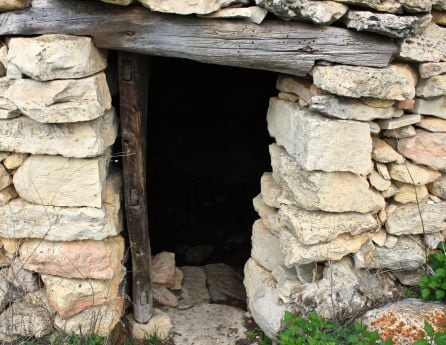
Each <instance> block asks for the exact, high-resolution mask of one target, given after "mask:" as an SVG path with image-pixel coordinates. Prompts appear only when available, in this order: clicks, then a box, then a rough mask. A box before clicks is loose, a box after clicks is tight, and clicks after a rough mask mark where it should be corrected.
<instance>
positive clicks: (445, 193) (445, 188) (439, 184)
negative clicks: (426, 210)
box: [429, 174, 446, 200]
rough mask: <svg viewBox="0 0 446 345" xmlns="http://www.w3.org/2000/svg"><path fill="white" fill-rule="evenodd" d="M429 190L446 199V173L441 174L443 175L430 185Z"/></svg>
mask: <svg viewBox="0 0 446 345" xmlns="http://www.w3.org/2000/svg"><path fill="white" fill-rule="evenodd" d="M429 192H431V193H432V194H433V195H435V196H438V197H439V198H442V199H443V200H446V174H443V175H441V177H440V178H439V179H437V180H435V181H434V182H433V183H432V184H431V185H429Z"/></svg>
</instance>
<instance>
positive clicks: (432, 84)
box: [416, 75, 446, 98]
mask: <svg viewBox="0 0 446 345" xmlns="http://www.w3.org/2000/svg"><path fill="white" fill-rule="evenodd" d="M416 94H417V96H418V97H423V98H432V97H437V96H445V95H446V75H436V76H433V77H430V78H429V79H422V80H421V81H420V82H419V83H418V85H417V90H416Z"/></svg>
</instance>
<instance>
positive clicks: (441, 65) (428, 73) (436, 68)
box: [419, 62, 446, 79]
mask: <svg viewBox="0 0 446 345" xmlns="http://www.w3.org/2000/svg"><path fill="white" fill-rule="evenodd" d="M419 72H420V77H421V78H423V79H426V78H430V77H433V76H436V75H440V74H444V73H446V62H426V63H422V64H420V67H419Z"/></svg>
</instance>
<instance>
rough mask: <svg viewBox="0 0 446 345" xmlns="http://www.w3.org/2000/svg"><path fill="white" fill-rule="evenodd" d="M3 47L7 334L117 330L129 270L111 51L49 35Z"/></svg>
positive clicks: (0, 236)
mask: <svg viewBox="0 0 446 345" xmlns="http://www.w3.org/2000/svg"><path fill="white" fill-rule="evenodd" d="M0 55H1V68H0V69H1V72H2V77H1V78H0V85H1V87H0V89H1V91H0V162H1V163H0V218H1V222H0V248H1V249H0V267H1V269H0V287H1V288H0V340H2V341H3V340H8V339H14V338H16V337H19V336H37V337H41V336H44V335H46V334H48V333H49V332H52V330H53V329H56V330H61V331H65V332H67V333H77V334H79V333H82V334H87V333H91V332H95V333H98V334H101V335H107V334H109V332H110V331H111V329H112V328H113V327H114V326H115V324H116V323H117V322H118V321H119V319H120V317H121V314H122V312H123V295H122V293H121V290H122V289H121V283H122V282H123V279H124V275H125V270H124V267H123V266H122V263H121V261H122V260H123V256H124V240H123V238H122V237H121V236H120V235H119V234H120V232H121V231H122V228H123V224H122V212H121V175H120V172H119V171H116V170H115V169H112V167H111V165H112V163H111V162H110V158H111V146H112V145H113V143H114V142H115V139H116V136H117V128H118V127H117V119H116V114H115V110H114V109H113V107H112V105H111V96H110V92H109V89H108V85H107V80H106V76H105V72H104V70H105V68H106V66H107V54H106V52H103V51H99V50H98V49H96V48H95V47H94V45H93V43H92V40H91V39H90V38H88V37H74V36H64V35H47V36H40V37H34V38H20V37H17V38H10V39H9V40H7V42H4V43H3V44H2V46H1V48H0Z"/></svg>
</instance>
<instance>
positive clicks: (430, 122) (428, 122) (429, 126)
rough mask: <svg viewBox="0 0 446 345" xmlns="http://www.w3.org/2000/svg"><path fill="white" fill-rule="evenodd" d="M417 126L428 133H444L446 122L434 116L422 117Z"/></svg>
mask: <svg viewBox="0 0 446 345" xmlns="http://www.w3.org/2000/svg"><path fill="white" fill-rule="evenodd" d="M417 126H418V127H420V128H423V129H426V130H428V131H430V132H446V120H443V119H439V118H437V117H435V116H424V117H423V118H422V119H421V121H420V122H419V123H418V124H417Z"/></svg>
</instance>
